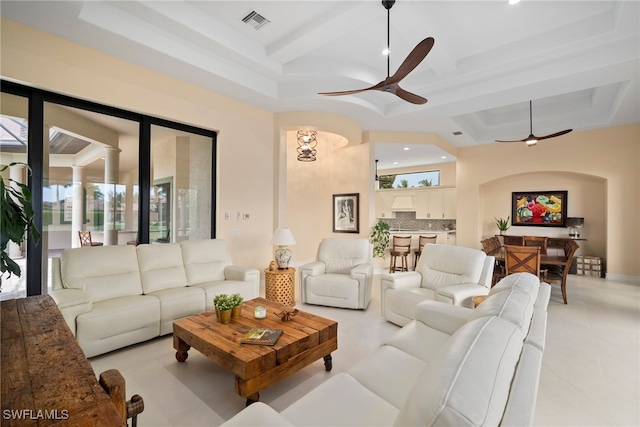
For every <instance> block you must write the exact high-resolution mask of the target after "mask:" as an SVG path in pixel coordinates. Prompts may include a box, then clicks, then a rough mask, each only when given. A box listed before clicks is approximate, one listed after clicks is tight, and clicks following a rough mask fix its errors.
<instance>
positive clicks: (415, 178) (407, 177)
mask: <svg viewBox="0 0 640 427" xmlns="http://www.w3.org/2000/svg"><path fill="white" fill-rule="evenodd" d="M378 179H379V182H380V188H411V187H436V186H438V185H440V171H439V170H435V171H424V172H411V173H402V174H396V175H380V176H379V177H378Z"/></svg>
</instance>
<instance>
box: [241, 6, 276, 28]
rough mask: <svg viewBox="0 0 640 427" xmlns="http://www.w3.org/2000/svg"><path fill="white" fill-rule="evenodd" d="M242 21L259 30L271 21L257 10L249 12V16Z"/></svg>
mask: <svg viewBox="0 0 640 427" xmlns="http://www.w3.org/2000/svg"><path fill="white" fill-rule="evenodd" d="M242 22H244V23H245V24H247V25H249V26H251V27H252V28H253V29H254V30H258V29H260V28H261V27H263V26H264V25H266V24H268V23H269V22H270V21H269V20H268V19H267V18H265V17H264V16H262V15H260V14H259V13H258V12H256V11H255V10H252V11H251V12H249V13H248V14H247V16H245V17H244V18H242Z"/></svg>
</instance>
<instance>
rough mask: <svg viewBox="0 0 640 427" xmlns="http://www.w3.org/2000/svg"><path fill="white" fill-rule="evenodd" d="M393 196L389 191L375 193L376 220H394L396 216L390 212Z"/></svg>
mask: <svg viewBox="0 0 640 427" xmlns="http://www.w3.org/2000/svg"><path fill="white" fill-rule="evenodd" d="M394 198H395V195H394V194H393V192H389V191H376V218H386V219H389V218H395V217H396V214H395V212H393V211H392V210H391V205H393V200H394Z"/></svg>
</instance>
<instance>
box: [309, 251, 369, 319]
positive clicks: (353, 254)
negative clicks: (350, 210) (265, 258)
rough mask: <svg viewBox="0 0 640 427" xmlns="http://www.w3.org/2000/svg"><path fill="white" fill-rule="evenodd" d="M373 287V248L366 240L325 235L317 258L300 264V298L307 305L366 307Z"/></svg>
mask: <svg viewBox="0 0 640 427" xmlns="http://www.w3.org/2000/svg"><path fill="white" fill-rule="evenodd" d="M372 288H373V247H372V245H371V243H369V241H368V240H367V239H348V238H346V239H340V238H325V239H323V240H322V242H320V245H319V246H318V253H317V256H316V261H315V262H311V263H308V264H305V265H303V266H302V267H300V299H301V300H302V302H304V303H307V304H316V305H326V306H330V307H340V308H354V309H365V308H367V306H368V305H369V301H371V289H372Z"/></svg>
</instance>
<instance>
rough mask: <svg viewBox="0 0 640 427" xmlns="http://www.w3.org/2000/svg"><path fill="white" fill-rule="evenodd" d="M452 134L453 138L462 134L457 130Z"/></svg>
mask: <svg viewBox="0 0 640 427" xmlns="http://www.w3.org/2000/svg"><path fill="white" fill-rule="evenodd" d="M453 134H454V135H455V136H460V135H462V132H460V131H459V130H457V131H455V132H453Z"/></svg>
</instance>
